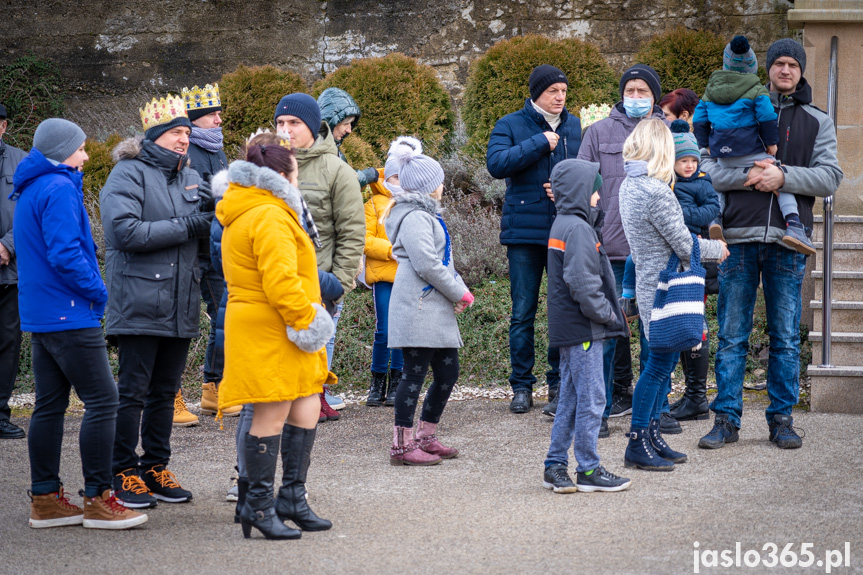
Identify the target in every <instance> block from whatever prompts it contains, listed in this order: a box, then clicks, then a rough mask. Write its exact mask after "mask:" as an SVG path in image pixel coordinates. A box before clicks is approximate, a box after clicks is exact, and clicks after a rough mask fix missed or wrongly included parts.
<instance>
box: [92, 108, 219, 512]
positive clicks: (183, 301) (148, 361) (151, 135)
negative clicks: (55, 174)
mask: <svg viewBox="0 0 863 575" xmlns="http://www.w3.org/2000/svg"><path fill="white" fill-rule="evenodd" d="M141 120H142V123H143V128H144V130H145V133H144V138H143V139H141V138H140V137H137V138H131V139H128V140H125V141H123V142H121V143H120V144H119V145H118V146H117V147H116V148H115V149H114V160H115V161H117V164H116V165H115V166H114V169H113V170H111V174H110V175H109V176H108V180H107V181H106V182H105V186H104V187H103V188H102V192H101V194H100V196H99V199H100V205H101V212H102V226H103V227H104V229H105V245H106V256H105V260H106V269H105V278H106V283H107V286H108V295H109V302H108V310H107V321H106V324H107V325H106V331H107V333H108V335H109V336H114V337H116V339H117V342H118V347H119V349H120V356H119V363H120V370H119V373H120V377H119V382H118V384H117V388H118V391H119V396H120V405H119V408H118V410H117V432H116V436H115V439H114V458H113V464H112V468H113V473H114V474H115V475H114V491H115V493H116V496H117V499H119V500H120V501H122V502H123V504H124V505H126V506H127V507H132V508H143V507H153V506H155V505H156V500H162V501H167V502H169V503H182V502H185V501H189V500H190V499H192V494H191V493H190V492H189V491H187V490H185V489H183V488H182V487H181V486H180V484H179V483H178V481H177V479H176V478H175V477H174V474H173V473H171V472H170V471H168V468H167V466H168V462H169V460H170V458H171V429H172V419H173V413H174V402H175V396H176V394H177V391H178V390H179V389H180V381H181V378H182V375H183V370H184V368H185V365H186V356H187V354H188V351H189V343H190V342H191V339H192V338H193V337H197V336H198V331H199V328H198V325H199V324H198V321H199V319H200V318H199V316H200V304H199V302H200V299H201V290H200V268H199V264H198V241H199V240H200V239H203V238H207V237H209V234H210V222H211V221H212V219H213V199H212V197H211V196H210V195H209V192H208V190H207V193H206V194H205V193H204V192H205V190H204V189H203V186H202V187H199V186H201V184H202V180H201V177H200V176H199V175H198V173H197V172H196V171H195V170H193V169H192V168H191V167H190V166H189V158H188V155H187V154H188V149H189V134H190V132H191V128H192V124H191V123H190V122H189V118H188V116H187V115H186V107H185V105H184V103H183V100H182V99H181V98H180V97H178V96H172V95H169V96H167V97H166V98H162V99H160V100H155V99H154V100H153V101H152V102H150V103H149V104H147V105H146V106H145V107H144V109H142V110H141ZM139 429H140V439H141V447H142V448H143V455H141V456H139V455H138V453H137V452H136V447H137V445H138V437H139Z"/></svg>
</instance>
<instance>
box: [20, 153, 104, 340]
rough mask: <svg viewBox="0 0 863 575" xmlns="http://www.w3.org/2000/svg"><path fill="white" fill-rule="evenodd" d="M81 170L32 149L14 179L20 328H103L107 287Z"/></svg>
mask: <svg viewBox="0 0 863 575" xmlns="http://www.w3.org/2000/svg"><path fill="white" fill-rule="evenodd" d="M83 177H84V176H83V174H82V173H81V172H79V171H77V170H74V169H73V168H71V167H69V166H66V165H64V164H60V165H54V164H53V163H51V162H50V161H49V160H48V159H47V158H45V156H43V155H42V153H41V152H40V151H39V150H37V149H36V148H33V150H31V151H30V154H29V155H28V156H27V157H26V158H24V160H22V161H21V163H20V164H18V168H17V170H15V177H14V192H13V193H12V195H11V196H10V199H13V200H17V202H18V204H17V206H16V208H15V226H14V228H13V230H12V231H13V234H14V239H15V251H16V252H17V256H18V290H19V291H18V305H19V313H20V315H21V330H22V331H30V332H37V333H46V332H55V331H70V330H73V329H84V328H91V327H100V326H101V323H100V320H101V319H102V315H104V313H105V303H106V302H107V301H108V290H106V289H105V282H103V281H102V275H101V274H100V273H99V264H98V262H97V261H96V244H94V243H93V236H92V235H91V234H90V219H89V217H88V216H87V211H86V210H85V209H84V192H83V190H82V183H83Z"/></svg>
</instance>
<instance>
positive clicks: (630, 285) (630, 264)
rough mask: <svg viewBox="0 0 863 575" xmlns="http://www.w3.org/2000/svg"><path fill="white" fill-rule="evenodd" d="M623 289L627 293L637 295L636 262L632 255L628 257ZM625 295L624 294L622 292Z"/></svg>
mask: <svg viewBox="0 0 863 575" xmlns="http://www.w3.org/2000/svg"><path fill="white" fill-rule="evenodd" d="M622 283H623V286H622V287H623V289H624V290H626V292H627V293H630V292H631V293H635V260H633V259H632V256H631V255H628V256H626V264H625V267H624V269H623V282H622ZM620 294H621V295H623V292H622V291H621V292H620Z"/></svg>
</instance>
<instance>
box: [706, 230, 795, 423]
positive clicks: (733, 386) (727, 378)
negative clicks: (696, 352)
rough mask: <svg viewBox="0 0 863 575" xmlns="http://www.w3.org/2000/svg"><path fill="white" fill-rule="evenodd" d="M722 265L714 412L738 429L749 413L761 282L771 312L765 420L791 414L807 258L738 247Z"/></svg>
mask: <svg viewBox="0 0 863 575" xmlns="http://www.w3.org/2000/svg"><path fill="white" fill-rule="evenodd" d="M728 251H729V252H730V255H729V256H728V258H727V259H726V260H725V261H724V262H722V265H720V266H719V303H718V305H717V310H716V315H717V319H718V320H719V333H718V338H719V349H718V351H717V352H716V368H715V369H716V387H717V393H716V397H715V398H714V400H713V403H712V404H711V406H710V408H711V409H712V410H713V411H714V412H715V413H722V414H725V415H727V416H728V419H729V420H730V421H731V422H732V423H733V424H734V425H735V426H737V427H740V417H741V415H742V414H743V376H744V375H745V373H746V356H747V354H748V352H749V334H750V333H751V332H752V312H753V310H754V308H755V297H756V294H757V292H758V284H759V280H760V283H761V285H762V287H763V289H764V303H765V304H766V308H767V334H768V335H769V336H770V354H769V362H768V365H767V395H768V397H769V398H770V405H769V406H768V407H767V410H766V412H765V415H766V417H767V421H768V422H770V421H772V420H773V416H774V415H777V414H780V415H790V414H791V408H792V407H793V406H794V405H795V404H796V403H797V401H798V399H799V395H798V394H799V391H800V312H801V307H802V304H801V294H802V287H803V275H804V269H805V267H806V256H804V255H803V254H800V253H797V252H795V251H792V250H789V249H786V248H784V247H782V246H781V245H780V244H761V243H748V244H733V245H729V246H728Z"/></svg>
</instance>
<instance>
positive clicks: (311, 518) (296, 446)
mask: <svg viewBox="0 0 863 575" xmlns="http://www.w3.org/2000/svg"><path fill="white" fill-rule="evenodd" d="M316 431H317V430H316V429H303V428H302V427H294V426H293V425H289V424H286V425H285V427H284V429H283V430H282V469H283V474H282V487H281V488H280V489H279V496H278V497H277V498H276V513H277V514H278V515H279V517H280V518H281V519H283V520H287V519H290V520H291V521H293V522H294V523H296V524H297V526H298V527H299V528H300V529H302V530H303V531H326V530H327V529H329V528H330V527H332V526H333V524H332V522H331V521H328V520H326V519H321V518H320V517H318V516H317V515H315V512H314V511H312V510H311V508H309V503H308V501H306V475H307V473H308V471H309V464H310V463H311V461H312V446H313V445H314V444H315V433H316Z"/></svg>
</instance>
